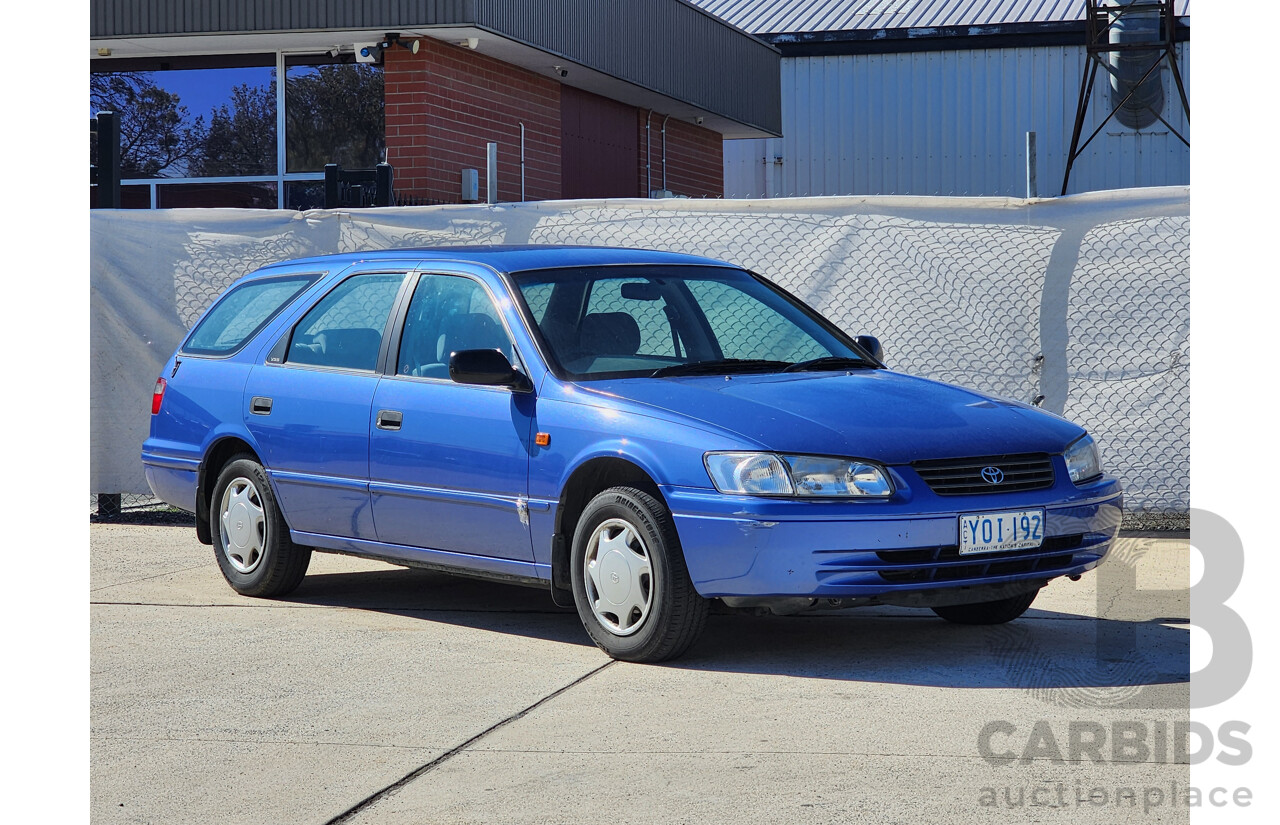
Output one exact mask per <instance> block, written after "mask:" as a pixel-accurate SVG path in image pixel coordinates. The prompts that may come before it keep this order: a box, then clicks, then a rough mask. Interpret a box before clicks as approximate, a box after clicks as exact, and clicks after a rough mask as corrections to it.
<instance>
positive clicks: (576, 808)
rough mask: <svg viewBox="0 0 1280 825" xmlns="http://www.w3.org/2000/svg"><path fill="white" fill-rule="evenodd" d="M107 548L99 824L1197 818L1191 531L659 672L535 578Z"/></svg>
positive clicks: (139, 535) (95, 722)
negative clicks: (1068, 567) (1082, 567)
mask: <svg viewBox="0 0 1280 825" xmlns="http://www.w3.org/2000/svg"><path fill="white" fill-rule="evenodd" d="M90 554H91V585H90V587H91V589H90V594H89V595H90V602H91V612H90V616H91V631H90V632H91V707H90V714H91V730H90V752H91V810H92V818H93V821H94V822H95V823H103V824H104V825H105V824H106V823H166V825H167V824H168V823H205V822H208V823H219V825H232V824H233V823H270V824H271V825H278V823H316V825H321V824H322V823H332V822H350V823H369V824H370V825H372V823H378V825H382V823H388V824H390V825H395V824H396V823H468V822H483V823H557V822H564V823H577V822H597V821H607V822H609V823H611V825H619V824H620V823H629V822H645V823H701V822H711V821H721V822H733V823H750V822H767V823H777V822H792V821H794V822H801V823H809V822H814V823H819V822H833V823H834V822H841V823H849V822H874V823H929V824H930V825H938V823H951V822H955V823H973V822H1028V821H1033V822H1062V823H1071V824H1072V825H1076V824H1077V823H1093V822H1096V823H1109V824H1110V823H1116V822H1143V823H1145V822H1187V821H1188V813H1187V812H1188V808H1187V807H1186V798H1185V793H1186V789H1187V786H1188V783H1189V779H1190V777H1189V767H1188V765H1187V757H1186V755H1185V753H1179V752H1178V751H1179V748H1178V747H1177V743H1178V742H1179V741H1181V740H1182V738H1183V737H1182V735H1181V733H1182V731H1184V730H1185V725H1186V724H1187V721H1188V717H1189V714H1188V700H1189V684H1188V681H1187V679H1188V671H1189V652H1190V641H1189V625H1188V624H1187V617H1188V616H1189V615H1190V612H1189V611H1190V600H1189V593H1188V585H1189V581H1188V579H1189V575H1190V572H1189V571H1190V562H1189V557H1190V548H1189V542H1188V540H1187V539H1186V538H1179V537H1168V536H1131V537H1126V538H1124V539H1122V541H1121V542H1120V545H1119V546H1118V548H1117V550H1116V551H1115V552H1114V553H1113V557H1114V558H1113V559H1112V560H1111V561H1109V562H1108V563H1107V564H1106V565H1104V566H1103V567H1102V568H1101V569H1100V570H1099V571H1097V572H1094V573H1090V574H1087V575H1086V576H1085V577H1084V578H1083V579H1082V580H1081V581H1079V582H1070V581H1067V580H1061V579H1060V580H1057V581H1055V582H1053V583H1052V584H1050V586H1049V587H1047V588H1046V589H1045V590H1044V591H1042V593H1041V594H1040V597H1039V598H1038V599H1037V601H1036V603H1035V605H1034V606H1033V607H1032V609H1031V610H1030V611H1029V612H1028V613H1027V615H1026V616H1024V617H1023V618H1022V619H1019V620H1018V621H1016V622H1013V623H1011V624H1009V625H1003V626H998V627H960V626H955V625H951V624H948V623H946V622H944V621H942V620H941V619H938V618H936V617H934V615H933V614H932V613H930V612H928V611H911V610H906V609H899V608H863V609H854V610H846V611H841V612H836V613H830V614H823V615H808V616H793V617H774V616H754V615H747V614H738V613H731V612H728V611H722V612H716V613H713V615H712V616H711V617H710V619H709V622H708V627H707V631H706V633H705V634H704V635H703V637H702V638H701V640H700V641H699V642H698V643H697V644H696V645H695V646H694V648H693V649H692V650H691V651H690V652H689V653H688V654H687V655H686V656H685V657H684V658H682V659H680V660H678V661H676V662H672V663H668V664H664V665H633V664H625V663H617V662H611V660H609V659H608V658H607V657H606V656H605V655H604V654H603V653H601V652H600V651H599V650H598V649H596V648H595V647H594V646H593V645H591V643H590V641H589V639H588V637H587V635H586V632H585V631H584V630H583V629H582V627H581V624H580V623H579V620H578V617H577V615H576V614H575V613H573V612H571V611H565V610H561V609H558V608H556V607H555V606H554V605H552V603H551V600H550V597H549V596H548V594H547V593H546V592H544V591H539V590H533V589H527V588H521V587H515V586H507V585H501V584H493V583H489V582H481V581H473V580H469V579H465V578H457V577H450V576H445V575H442V574H436V573H430V572H425V571H419V570H407V569H403V568H398V567H392V566H390V565H386V564H382V563H378V562H370V561H364V560H360V559H353V558H349V557H344V556H334V555H321V554H316V555H314V556H313V558H312V563H311V568H310V572H309V574H308V576H307V578H306V580H305V581H304V582H303V584H302V586H301V587H300V588H299V589H298V590H297V591H296V592H295V593H294V594H292V595H291V596H290V597H288V598H287V599H285V600H276V601H269V600H260V599H250V598H245V597H242V596H239V595H237V594H236V593H235V592H234V591H232V590H231V589H230V587H228V586H227V585H226V583H225V582H224V581H223V579H222V576H221V574H220V573H219V571H218V567H217V565H216V564H215V562H214V559H213V553H212V550H211V549H210V548H209V547H206V546H204V545H201V544H199V543H198V542H197V541H196V538H195V531H194V530H193V529H192V528H190V527H186V526H148V525H112V524H95V525H92V526H91V528H90ZM1157 797H1158V798H1157Z"/></svg>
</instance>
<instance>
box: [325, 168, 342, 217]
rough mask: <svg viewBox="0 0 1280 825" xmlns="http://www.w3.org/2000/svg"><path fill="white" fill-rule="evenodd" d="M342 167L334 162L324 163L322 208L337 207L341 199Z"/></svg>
mask: <svg viewBox="0 0 1280 825" xmlns="http://www.w3.org/2000/svg"><path fill="white" fill-rule="evenodd" d="M341 178H342V167H341V166H339V165H338V164H336V163H326V164H325V165H324V208H325V209H337V208H338V201H339V200H340V199H341V193H340V188H341Z"/></svg>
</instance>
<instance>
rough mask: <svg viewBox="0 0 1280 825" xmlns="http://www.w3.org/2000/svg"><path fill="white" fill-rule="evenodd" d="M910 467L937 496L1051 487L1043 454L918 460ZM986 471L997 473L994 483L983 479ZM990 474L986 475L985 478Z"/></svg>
mask: <svg viewBox="0 0 1280 825" xmlns="http://www.w3.org/2000/svg"><path fill="white" fill-rule="evenodd" d="M911 468H912V469H913V470H915V471H916V473H917V474H918V475H919V476H920V477H921V478H922V479H924V481H925V483H926V484H928V485H929V489H931V490H933V491H934V492H935V493H937V494H938V495H940V496H971V495H983V494H990V493H1015V492H1019V491H1022V490H1043V489H1045V488H1046V487H1052V486H1053V462H1052V460H1051V459H1050V458H1049V456H1048V455H1046V454H1045V453H1027V454H1024V455H992V456H986V457H985V458H956V459H946V460H942V461H918V462H916V463H915V464H912V465H911ZM988 468H995V469H996V470H998V471H999V478H1000V480H999V481H998V482H995V481H991V480H988V478H987V477H984V476H983V470H987V469H988ZM994 475H995V474H993V473H988V476H989V477H990V476H994Z"/></svg>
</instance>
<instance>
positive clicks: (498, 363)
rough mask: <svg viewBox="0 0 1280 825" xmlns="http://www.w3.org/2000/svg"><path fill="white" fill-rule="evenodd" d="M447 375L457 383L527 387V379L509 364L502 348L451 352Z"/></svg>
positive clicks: (514, 387) (523, 388) (512, 387)
mask: <svg viewBox="0 0 1280 825" xmlns="http://www.w3.org/2000/svg"><path fill="white" fill-rule="evenodd" d="M449 377H450V378H451V379H453V380H454V381H455V382H456V383H459V384H481V385H484V386H489V387H510V388H511V389H513V390H528V389H529V379H527V378H525V377H524V375H523V374H521V373H520V372H518V371H517V370H516V368H515V367H513V366H511V362H510V361H508V360H507V356H505V355H503V354H502V350H496V349H463V350H458V351H456V352H454V353H451V354H450V355H449Z"/></svg>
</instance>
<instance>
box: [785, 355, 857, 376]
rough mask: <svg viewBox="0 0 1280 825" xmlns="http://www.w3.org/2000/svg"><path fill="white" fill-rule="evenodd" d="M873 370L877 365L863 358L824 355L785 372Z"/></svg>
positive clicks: (797, 363)
mask: <svg viewBox="0 0 1280 825" xmlns="http://www.w3.org/2000/svg"><path fill="white" fill-rule="evenodd" d="M845 369H858V370H873V369H876V365H875V364H873V363H871V362H870V361H867V360H865V359H862V358H850V357H848V356H845V355H824V356H822V357H821V358H810V359H809V360H808V361H797V362H796V363H794V364H789V365H788V366H787V367H785V368H784V369H783V370H782V371H783V372H807V371H810V370H812V371H817V370H845Z"/></svg>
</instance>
